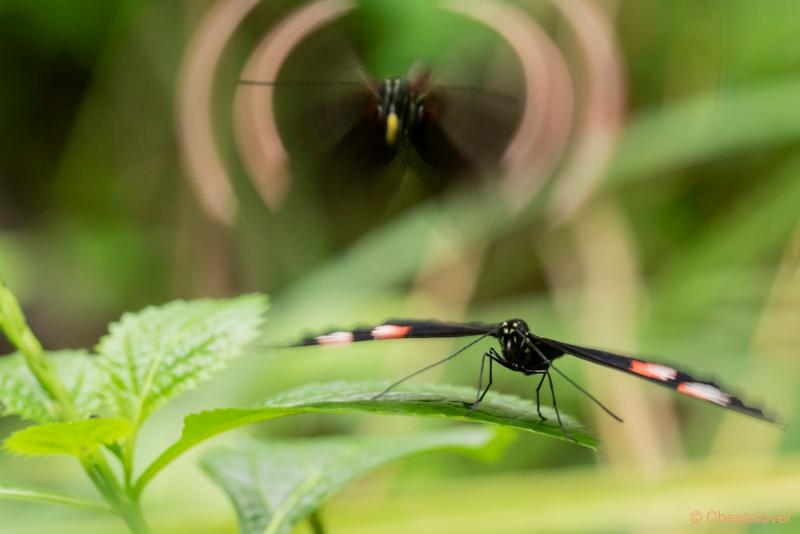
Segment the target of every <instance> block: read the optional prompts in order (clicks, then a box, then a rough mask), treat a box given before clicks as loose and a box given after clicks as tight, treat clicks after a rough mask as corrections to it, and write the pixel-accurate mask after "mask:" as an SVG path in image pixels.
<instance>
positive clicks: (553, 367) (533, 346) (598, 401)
mask: <svg viewBox="0 0 800 534" xmlns="http://www.w3.org/2000/svg"><path fill="white" fill-rule="evenodd" d="M516 331H517V333H519V334H520V335H521V336H522V337H523V338H524V339H525V342H526V343H527V344H528V346H530V347H531V348H532V349H533V350H534V351H536V353H537V354H538V355H539V356H540V357H541V358H542V359H543V360H544V361H545V363H547V364H548V365H549V366H550V368H552V369H553V371H555V372H556V373H558V374H559V375H560V376H561V377H562V378H563V379H564V380H566V381H567V382H569V383H570V384H572V386H573V387H574V388H575V389H577V390H578V391H580V392H581V393H583V394H584V395H586V396H587V397H588V398H589V399H591V400H592V402H594V403H595V404H596V405H598V406H599V407H600V408H602V410H603V411H604V412H606V413H607V414H608V415H610V416H611V417H613V418H614V419H616V420H617V421H619V422H620V423H624V422H625V421H623V420H622V418H621V417H620V416H618V415H617V414H615V413H614V412H612V411H611V409H610V408H608V406H606V405H605V404H603V403H602V402H600V400H599V399H598V398H597V397H595V396H594V395H592V394H591V393H589V392H588V391H586V390H585V389H583V388H582V387H581V386H579V385H578V383H577V382H575V381H574V380H572V379H571V378H570V377H568V376H567V375H566V374H565V373H563V372H562V371H561V370H559V369H558V367H556V366H555V365H553V360H551V359H550V358H548V357H547V356H545V355H544V354H542V351H540V350H539V347H537V346H536V344H535V343H534V342H533V341H531V340H530V338H528V335H527V334H526V333H525V332H521V331H520V330H519V329H516Z"/></svg>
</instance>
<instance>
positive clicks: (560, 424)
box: [544, 370, 578, 443]
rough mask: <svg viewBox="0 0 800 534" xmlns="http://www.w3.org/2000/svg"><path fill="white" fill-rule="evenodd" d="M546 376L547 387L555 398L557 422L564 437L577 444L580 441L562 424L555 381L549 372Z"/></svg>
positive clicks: (554, 408) (554, 406)
mask: <svg viewBox="0 0 800 534" xmlns="http://www.w3.org/2000/svg"><path fill="white" fill-rule="evenodd" d="M544 376H546V377H547V385H548V386H549V387H550V396H551V397H552V398H553V410H554V411H555V412H556V420H557V421H558V426H559V427H560V428H561V432H563V433H564V436H566V437H567V438H568V439H571V440H572V441H574V442H575V443H577V442H578V440H576V439H575V438H574V437H573V436H572V434H570V433H569V432H567V429H566V428H564V423H562V422H561V414H560V413H558V403H557V402H556V392H555V390H554V389H553V379H552V378H550V371H549V370H548V371H546V372H545V374H544Z"/></svg>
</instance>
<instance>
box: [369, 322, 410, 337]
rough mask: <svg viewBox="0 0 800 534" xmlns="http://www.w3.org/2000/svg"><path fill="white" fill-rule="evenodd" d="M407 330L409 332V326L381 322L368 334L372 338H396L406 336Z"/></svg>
mask: <svg viewBox="0 0 800 534" xmlns="http://www.w3.org/2000/svg"><path fill="white" fill-rule="evenodd" d="M409 332H411V327H410V326H400V325H396V324H382V325H380V326H376V327H375V328H373V329H372V332H371V333H370V334H371V335H372V337H373V338H374V339H398V338H401V337H406V336H407V335H408V333H409Z"/></svg>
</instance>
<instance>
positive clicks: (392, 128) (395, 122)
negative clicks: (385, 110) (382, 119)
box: [386, 113, 400, 146]
mask: <svg viewBox="0 0 800 534" xmlns="http://www.w3.org/2000/svg"><path fill="white" fill-rule="evenodd" d="M399 125H400V120H399V119H398V118H397V113H389V116H388V117H386V144H387V145H389V146H393V145H394V143H395V141H397V128H398V126H399Z"/></svg>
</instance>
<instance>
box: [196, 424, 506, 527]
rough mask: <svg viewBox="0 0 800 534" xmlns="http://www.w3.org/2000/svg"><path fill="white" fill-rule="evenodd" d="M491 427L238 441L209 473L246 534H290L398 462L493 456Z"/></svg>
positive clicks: (214, 456) (213, 454)
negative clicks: (463, 454) (341, 494)
mask: <svg viewBox="0 0 800 534" xmlns="http://www.w3.org/2000/svg"><path fill="white" fill-rule="evenodd" d="M503 443H504V440H502V439H501V440H499V441H498V439H497V435H496V434H495V431H493V430H490V429H486V428H459V429H451V430H446V431H439V432H426V433H412V434H406V435H402V436H370V437H366V436H362V437H358V436H349V437H336V438H318V439H308V440H291V441H283V442H281V441H275V442H273V441H267V442H256V441H249V442H239V443H237V444H236V445H234V446H231V447H226V448H222V449H216V450H212V451H210V452H209V453H207V454H205V455H204V456H203V459H202V465H203V467H204V469H205V470H206V472H207V473H208V474H209V475H210V476H211V478H212V479H214V480H215V481H216V482H217V484H219V485H220V486H221V487H222V488H223V489H224V490H225V492H226V493H227V494H228V496H229V497H230V499H231V501H232V502H233V505H234V506H235V508H236V512H237V514H238V516H239V529H240V532H243V533H247V534H260V533H265V534H266V533H269V534H286V533H288V532H291V531H292V529H293V528H294V527H295V526H297V524H298V523H300V522H301V521H302V520H304V519H305V518H306V517H307V516H309V515H310V514H312V513H314V512H315V511H316V510H317V509H318V508H319V507H320V506H321V505H322V504H323V503H324V502H325V501H326V500H327V499H328V498H330V497H331V496H332V495H334V494H335V493H336V492H338V491H340V490H341V489H342V488H343V487H344V486H345V485H346V484H347V483H348V482H350V481H352V480H353V479H355V478H357V477H359V476H362V475H363V474H364V473H366V472H367V471H369V470H370V469H374V468H375V467H378V466H380V465H383V464H387V463H389V462H392V461H394V460H397V459H400V458H403V457H406V456H411V455H415V454H419V453H423V452H429V451H435V450H456V451H481V450H488V451H492V452H493V451H494V449H496V448H497V447H498V445H500V446H502V444H503Z"/></svg>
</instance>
